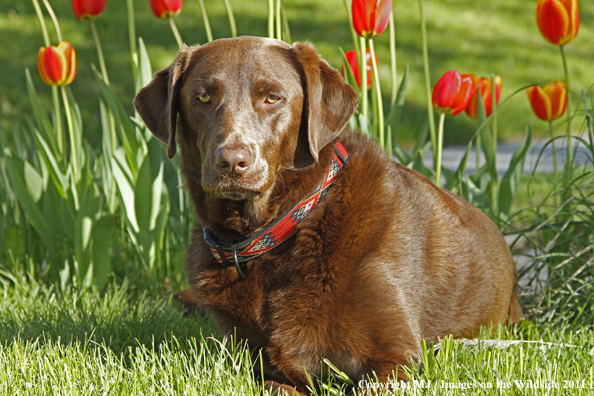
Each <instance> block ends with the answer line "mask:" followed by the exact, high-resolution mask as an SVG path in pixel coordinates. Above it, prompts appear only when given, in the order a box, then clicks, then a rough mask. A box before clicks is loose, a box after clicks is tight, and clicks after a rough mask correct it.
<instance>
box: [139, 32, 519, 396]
mask: <svg viewBox="0 0 594 396" xmlns="http://www.w3.org/2000/svg"><path fill="white" fill-rule="evenodd" d="M134 103H135V106H136V109H137V110H138V112H139V113H140V115H141V117H142V118H143V120H144V122H145V123H146V126H147V127H148V128H149V129H150V130H151V132H152V133H153V134H154V135H155V136H156V137H157V138H158V139H160V140H161V141H163V142H164V143H166V144H167V153H168V155H169V157H170V158H171V157H173V156H174V155H175V153H176V150H177V145H179V147H180V150H181V168H182V171H183V175H184V177H185V183H186V187H187V190H188V193H189V196H190V197H191V199H192V201H193V203H194V208H195V210H196V213H197V215H198V218H199V222H200V225H199V226H198V227H197V228H196V229H195V230H194V233H193V237H192V241H191V244H190V248H189V257H188V280H189V283H190V284H191V285H192V287H193V297H192V296H190V295H189V294H188V293H185V294H184V295H182V297H184V296H185V297H186V298H188V296H190V299H192V298H194V297H195V299H196V302H197V303H198V304H199V305H200V307H202V308H203V309H205V310H206V311H208V312H209V313H210V314H211V315H212V317H213V318H214V320H215V321H216V323H217V325H218V327H219V329H220V330H221V332H222V333H223V334H227V335H230V334H233V333H234V332H236V334H237V336H238V337H240V338H242V339H246V340H248V342H249V343H250V346H251V347H254V348H262V349H263V351H264V355H265V360H266V363H265V364H264V373H263V374H264V376H265V378H266V379H268V380H269V382H268V384H269V385H270V386H271V387H272V388H277V389H278V388H280V389H291V390H292V391H294V392H296V393H299V392H307V388H306V387H307V384H308V379H307V378H308V373H314V374H319V373H320V369H321V363H322V360H323V359H324V358H327V359H329V360H330V361H331V362H332V363H334V365H336V366H337V367H338V368H339V369H340V370H342V371H343V372H345V373H346V374H348V375H349V377H351V378H352V379H353V380H355V381H358V380H359V379H361V378H366V376H368V375H371V376H373V374H372V373H373V372H375V374H376V375H377V378H378V379H380V381H386V380H387V379H388V378H389V377H390V378H395V376H397V377H398V378H406V376H405V374H404V373H403V370H401V369H400V370H399V367H401V366H402V365H406V364H409V362H410V360H411V359H418V358H419V355H420V341H421V340H422V339H426V340H431V339H434V338H436V337H444V336H446V335H449V334H453V335H454V336H456V337H471V336H472V335H473V334H476V333H477V331H478V329H479V328H480V327H481V326H488V325H491V324H498V323H503V322H506V321H508V320H511V321H512V322H517V321H519V320H520V318H521V317H522V312H521V309H520V306H519V304H518V297H517V286H516V271H515V267H514V263H513V261H512V257H511V255H510V252H509V249H508V248H507V246H506V244H505V241H504V239H503V237H502V236H501V234H500V232H499V230H498V229H497V227H496V226H495V225H494V224H493V223H492V222H491V221H490V220H489V218H488V217H487V216H485V215H484V214H483V213H481V212H480V211H479V210H477V209H476V208H474V207H473V206H472V205H470V204H468V203H467V202H465V201H464V200H462V199H461V198H459V197H457V196H456V195H454V194H451V193H450V192H448V191H446V190H443V189H439V188H437V187H436V186H435V185H434V184H432V183H431V182H430V181H429V180H427V179H426V178H425V177H423V176H422V175H420V174H419V173H417V172H415V171H413V170H410V169H407V168H406V167H403V166H401V165H399V164H397V163H395V162H393V161H392V160H390V159H389V158H388V157H387V156H386V155H385V154H384V153H383V152H382V150H381V149H380V148H379V147H378V146H377V145H376V144H375V143H373V142H372V141H370V140H369V139H368V138H365V137H363V136H361V135H359V134H354V133H352V132H349V131H345V130H344V128H345V125H346V124H347V122H348V120H349V118H350V117H351V115H352V114H353V112H354V111H355V108H356V107H357V103H358V99H357V95H356V94H355V92H354V91H353V89H352V88H351V87H350V86H349V85H348V84H347V83H346V82H345V81H344V80H343V78H342V77H341V76H340V74H339V73H338V72H337V71H336V70H334V69H333V68H331V67H330V66H329V65H328V63H326V62H325V61H324V60H322V59H321V58H320V57H319V55H318V54H317V52H316V50H315V49H314V47H313V46H312V45H311V44H308V43H296V44H294V45H289V44H286V43H284V42H281V41H278V40H273V39H267V38H256V37H241V38H235V39H223V40H216V41H213V42H211V43H209V44H206V45H203V46H195V47H183V48H182V49H181V50H180V52H179V55H178V56H177V58H176V59H175V61H174V62H173V64H172V65H171V66H170V67H168V68H167V69H165V70H161V71H160V72H158V73H157V74H156V75H155V78H154V80H153V81H152V82H151V83H150V84H149V85H148V86H147V87H145V88H144V89H142V90H141V91H140V92H139V93H138V96H137V97H136V99H135V102H134ZM176 135H177V139H176ZM190 303H191V301H190ZM283 384H285V385H283Z"/></svg>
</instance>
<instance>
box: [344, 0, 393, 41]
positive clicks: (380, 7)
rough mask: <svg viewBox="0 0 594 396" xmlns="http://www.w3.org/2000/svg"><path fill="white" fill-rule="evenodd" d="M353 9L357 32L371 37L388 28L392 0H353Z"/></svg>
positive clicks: (354, 24) (354, 25)
mask: <svg viewBox="0 0 594 396" xmlns="http://www.w3.org/2000/svg"><path fill="white" fill-rule="evenodd" d="M352 10H353V27H354V28H355V32H357V34H358V35H359V36H363V37H365V38H368V39H369V38H373V37H375V36H377V35H379V34H381V33H382V32H383V31H384V30H386V27H387V26H388V22H389V20H390V13H391V12H392V0H353V4H352Z"/></svg>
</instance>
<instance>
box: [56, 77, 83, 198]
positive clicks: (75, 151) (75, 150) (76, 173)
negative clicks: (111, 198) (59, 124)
mask: <svg viewBox="0 0 594 396" xmlns="http://www.w3.org/2000/svg"><path fill="white" fill-rule="evenodd" d="M60 91H61V93H62V100H63V101H64V110H65V113H66V123H67V125H68V136H69V137H70V164H71V165H72V176H73V177H74V180H75V182H78V181H79V180H80V175H81V170H80V155H81V153H80V152H79V150H80V148H81V147H80V146H81V145H80V144H78V141H77V139H79V140H80V137H78V136H75V133H74V123H73V121H72V114H71V112H70V101H69V100H68V93H67V92H66V87H60ZM77 209H78V208H77Z"/></svg>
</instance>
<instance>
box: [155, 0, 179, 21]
mask: <svg viewBox="0 0 594 396" xmlns="http://www.w3.org/2000/svg"><path fill="white" fill-rule="evenodd" d="M149 3H150V4H151V9H152V10H153V14H155V16H156V17H158V18H164V19H167V18H172V17H174V16H176V15H178V14H179V13H180V12H181V9H182V5H183V0H149Z"/></svg>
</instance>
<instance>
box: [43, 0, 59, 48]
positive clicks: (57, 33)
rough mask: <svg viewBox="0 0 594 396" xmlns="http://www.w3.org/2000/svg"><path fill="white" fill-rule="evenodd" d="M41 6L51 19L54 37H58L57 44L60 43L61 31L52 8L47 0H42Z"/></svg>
mask: <svg viewBox="0 0 594 396" xmlns="http://www.w3.org/2000/svg"><path fill="white" fill-rule="evenodd" d="M43 5H45V8H46V9H47V13H48V14H49V16H50V18H52V22H53V23H54V26H55V28H56V35H57V36H58V42H60V43H61V42H62V41H63V40H62V31H61V30H60V24H59V23H58V18H56V13H55V12H54V10H53V8H52V6H51V5H50V3H49V2H48V1H47V0H43Z"/></svg>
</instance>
